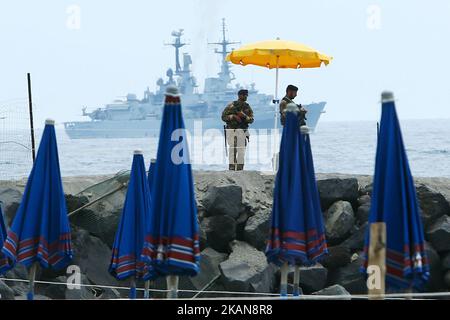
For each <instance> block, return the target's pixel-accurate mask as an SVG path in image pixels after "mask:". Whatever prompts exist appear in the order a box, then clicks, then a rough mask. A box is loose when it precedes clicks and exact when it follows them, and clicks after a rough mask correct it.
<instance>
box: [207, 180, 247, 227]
mask: <svg viewBox="0 0 450 320" xmlns="http://www.w3.org/2000/svg"><path fill="white" fill-rule="evenodd" d="M203 207H204V208H205V210H206V213H207V215H208V216H215V215H227V216H230V217H232V218H234V219H237V218H238V217H239V214H240V213H241V212H242V211H244V209H245V207H244V205H243V204H242V188H241V187H240V186H238V185H234V184H227V185H219V186H211V187H209V188H208V191H207V193H206V195H205V197H204V198H203Z"/></svg>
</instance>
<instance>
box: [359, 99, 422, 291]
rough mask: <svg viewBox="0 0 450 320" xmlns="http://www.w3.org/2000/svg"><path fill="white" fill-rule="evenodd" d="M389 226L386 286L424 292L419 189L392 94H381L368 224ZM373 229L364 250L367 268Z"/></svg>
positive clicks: (387, 230)
mask: <svg viewBox="0 0 450 320" xmlns="http://www.w3.org/2000/svg"><path fill="white" fill-rule="evenodd" d="M373 222H385V223H386V242H387V243H386V286H387V287H389V288H392V289H405V288H411V287H414V288H416V289H419V290H420V289H421V288H422V287H423V285H424V284H425V282H426V281H427V280H428V278H429V265H428V259H427V255H426V254H425V249H424V235H423V227H422V222H421V218H420V214H419V207H418V204H417V196H416V189H415V186H414V181H413V177H412V175H411V170H410V168H409V164H408V158H407V156H406V152H405V146H404V144H403V139H402V134H401V130H400V124H399V120H398V118H397V113H396V111H395V102H394V98H393V94H392V93H391V92H383V94H382V114H381V124H380V134H379V137H378V145H377V152H376V164H375V175H374V182H373V192H372V202H371V208H370V216H369V224H370V223H373ZM369 233H370V228H368V231H367V234H366V245H365V248H364V259H365V262H364V266H363V271H364V272H365V271H366V269H367V264H368V256H367V255H368V247H369V239H370V234H369Z"/></svg>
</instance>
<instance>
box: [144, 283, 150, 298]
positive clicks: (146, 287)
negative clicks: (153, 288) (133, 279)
mask: <svg viewBox="0 0 450 320" xmlns="http://www.w3.org/2000/svg"><path fill="white" fill-rule="evenodd" d="M149 298H150V280H147V281H145V291H144V299H149Z"/></svg>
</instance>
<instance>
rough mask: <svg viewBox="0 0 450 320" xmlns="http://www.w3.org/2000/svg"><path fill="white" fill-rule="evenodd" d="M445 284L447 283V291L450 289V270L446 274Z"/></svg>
mask: <svg viewBox="0 0 450 320" xmlns="http://www.w3.org/2000/svg"><path fill="white" fill-rule="evenodd" d="M444 283H445V285H446V287H447V289H450V270H448V271H447V272H446V273H445V276H444Z"/></svg>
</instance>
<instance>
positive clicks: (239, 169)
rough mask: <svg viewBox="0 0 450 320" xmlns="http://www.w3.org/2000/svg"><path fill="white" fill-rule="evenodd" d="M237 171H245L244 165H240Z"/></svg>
mask: <svg viewBox="0 0 450 320" xmlns="http://www.w3.org/2000/svg"><path fill="white" fill-rule="evenodd" d="M236 170H237V171H241V170H244V165H243V164H238V165H237V168H236Z"/></svg>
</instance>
